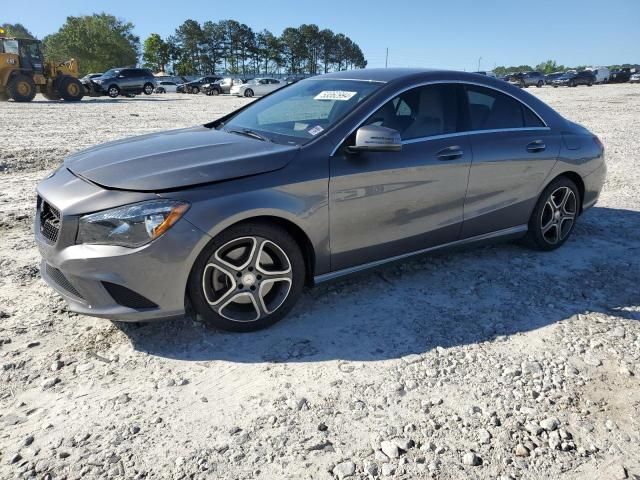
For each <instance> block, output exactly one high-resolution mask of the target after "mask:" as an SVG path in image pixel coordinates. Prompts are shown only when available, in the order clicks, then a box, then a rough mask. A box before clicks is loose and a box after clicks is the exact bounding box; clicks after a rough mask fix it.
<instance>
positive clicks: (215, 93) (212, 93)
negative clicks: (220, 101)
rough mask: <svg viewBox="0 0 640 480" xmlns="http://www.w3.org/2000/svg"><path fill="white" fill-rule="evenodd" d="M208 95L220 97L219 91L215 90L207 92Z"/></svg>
mask: <svg viewBox="0 0 640 480" xmlns="http://www.w3.org/2000/svg"><path fill="white" fill-rule="evenodd" d="M209 95H214V96H217V95H220V90H218V89H217V88H212V89H211V90H209Z"/></svg>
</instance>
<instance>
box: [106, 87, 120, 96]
mask: <svg viewBox="0 0 640 480" xmlns="http://www.w3.org/2000/svg"><path fill="white" fill-rule="evenodd" d="M107 93H108V94H109V96H110V97H111V98H117V97H118V95H120V89H119V88H118V87H116V86H115V85H112V86H110V87H109V89H108V90H107Z"/></svg>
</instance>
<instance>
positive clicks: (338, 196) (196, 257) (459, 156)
mask: <svg viewBox="0 0 640 480" xmlns="http://www.w3.org/2000/svg"><path fill="white" fill-rule="evenodd" d="M605 173H606V167H605V162H604V148H603V145H602V143H601V142H600V140H598V138H597V137H596V136H595V135H593V134H592V133H591V132H589V131H588V130H587V129H585V128H584V127H581V126H580V125H577V124H575V123H572V122H570V121H568V120H566V119H565V118H563V117H562V116H560V115H559V114H558V113H556V112H555V111H554V110H552V109H551V108H549V107H548V106H547V105H546V104H544V103H543V102H542V101H540V100H539V99H537V98H536V97H534V96H532V95H530V94H528V93H527V92H525V91H523V90H521V89H519V88H517V87H514V86H511V85H509V84H507V83H505V82H502V81H500V80H496V79H493V78H490V77H487V76H481V75H476V74H473V73H461V72H451V71H435V70H418V69H380V70H376V69H371V70H358V71H351V72H337V73H331V74H328V75H323V76H319V77H314V78H310V79H306V80H302V81H300V82H297V83H295V84H292V85H290V86H287V87H285V88H283V89H280V90H278V91H276V92H274V93H272V94H270V95H268V96H266V97H264V98H262V99H260V100H258V101H255V102H253V103H250V104H248V105H246V106H245V107H243V108H241V109H239V110H236V111H235V112H233V113H231V114H229V115H227V116H225V117H223V118H220V119H218V120H215V121H213V122H211V123H209V124H206V125H201V126H196V127H193V128H187V129H182V130H173V131H168V132H161V133H155V134H150V135H145V136H141V137H135V138H130V139H125V140H120V141H116V142H111V143H107V144H104V145H99V146H96V147H94V148H90V149H88V150H85V151H82V152H79V153H76V154H74V155H71V156H69V157H68V158H66V159H65V161H64V164H63V165H62V166H61V167H60V168H59V169H58V170H57V171H55V172H54V173H53V174H51V175H50V176H49V177H47V178H46V179H44V180H43V181H42V182H41V183H40V184H39V185H38V188H37V190H38V201H37V215H36V221H35V236H36V241H37V244H38V247H39V249H40V252H41V255H42V265H41V273H42V277H43V278H44V279H45V280H46V281H47V282H48V283H49V285H51V286H52V287H53V288H54V289H56V290H57V291H58V292H59V293H60V294H61V295H62V296H63V297H64V298H65V300H66V301H67V302H68V304H69V307H70V308H71V310H73V311H76V312H79V313H83V314H86V315H93V316H98V317H105V318H109V319H114V320H122V321H140V320H151V319H157V318H168V317H174V316H180V315H183V314H184V313H185V311H186V310H191V309H193V310H194V311H195V312H196V313H197V314H198V315H199V316H200V317H201V318H202V319H204V321H206V322H209V323H210V324H212V325H214V326H216V327H219V328H223V329H227V330H234V331H251V330H256V329H259V328H263V327H266V326H269V325H271V324H273V323H275V322H276V321H278V320H280V319H281V318H282V317H283V316H285V315H286V313H287V312H288V311H289V310H290V309H291V308H292V307H293V305H294V304H295V302H296V300H298V298H299V297H300V294H301V292H302V289H303V287H304V285H305V284H306V285H312V284H314V283H318V282H322V281H325V280H329V279H333V278H335V277H338V276H341V275H344V274H348V273H352V272H356V271H359V270H362V269H365V268H369V267H373V266H377V265H380V264H383V263H385V262H389V261H393V260H400V259H403V258H406V257H409V256H411V255H415V254H421V253H425V252H431V251H434V250H438V249H442V248H446V247H454V246H456V247H457V246H460V245H464V244H473V243H477V242H484V241H493V240H498V239H517V238H522V239H524V240H525V241H526V243H527V244H529V245H530V246H532V247H534V248H538V249H540V250H553V249H555V248H558V247H559V246H561V245H562V244H563V243H565V242H566V241H567V239H568V238H569V236H570V235H571V232H572V231H573V229H574V227H575V223H576V221H577V219H578V217H579V216H580V214H581V213H582V212H584V211H585V210H586V209H588V208H589V207H591V206H593V205H594V204H595V203H596V201H597V199H598V196H599V194H600V190H601V188H602V185H603V182H604V178H605Z"/></svg>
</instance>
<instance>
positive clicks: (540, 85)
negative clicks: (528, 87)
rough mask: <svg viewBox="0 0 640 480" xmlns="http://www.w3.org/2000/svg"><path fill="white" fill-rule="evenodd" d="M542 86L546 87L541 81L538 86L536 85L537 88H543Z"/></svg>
mask: <svg viewBox="0 0 640 480" xmlns="http://www.w3.org/2000/svg"><path fill="white" fill-rule="evenodd" d="M542 85H544V83H542V80H539V81H538V84H537V85H536V87H538V88H542Z"/></svg>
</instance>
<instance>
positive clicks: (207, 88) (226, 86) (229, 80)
mask: <svg viewBox="0 0 640 480" xmlns="http://www.w3.org/2000/svg"><path fill="white" fill-rule="evenodd" d="M243 83H244V80H243V79H241V78H233V77H225V78H222V79H220V80H218V81H217V82H214V83H205V84H204V85H203V86H202V92H203V93H205V94H207V95H221V94H223V93H231V87H233V86H234V85H242V84H243Z"/></svg>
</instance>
